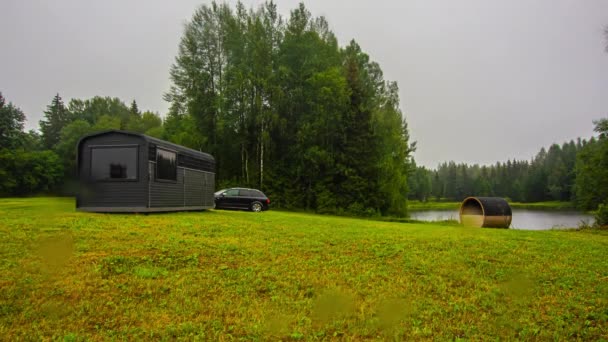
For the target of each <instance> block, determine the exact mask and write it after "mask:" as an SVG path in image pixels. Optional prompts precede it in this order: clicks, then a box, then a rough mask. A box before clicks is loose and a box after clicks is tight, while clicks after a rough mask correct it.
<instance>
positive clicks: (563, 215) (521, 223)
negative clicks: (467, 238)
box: [410, 209, 593, 230]
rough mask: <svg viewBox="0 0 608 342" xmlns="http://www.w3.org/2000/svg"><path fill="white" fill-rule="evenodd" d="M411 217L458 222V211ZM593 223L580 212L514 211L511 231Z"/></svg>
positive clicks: (441, 211) (568, 226)
mask: <svg viewBox="0 0 608 342" xmlns="http://www.w3.org/2000/svg"><path fill="white" fill-rule="evenodd" d="M410 217H411V218H412V219H414V220H420V221H437V220H456V221H459V216H458V210H424V211H411V212H410ZM583 221H585V222H587V223H588V224H592V223H593V216H592V215H589V214H585V213H581V212H578V211H555V210H529V209H513V221H511V227H509V228H511V229H525V230H545V229H552V228H576V227H578V226H579V224H580V223H581V222H583Z"/></svg>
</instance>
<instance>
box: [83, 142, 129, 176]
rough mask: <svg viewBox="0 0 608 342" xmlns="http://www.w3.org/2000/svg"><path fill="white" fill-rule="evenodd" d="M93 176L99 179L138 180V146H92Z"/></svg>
mask: <svg viewBox="0 0 608 342" xmlns="http://www.w3.org/2000/svg"><path fill="white" fill-rule="evenodd" d="M91 178H92V179H93V180H97V181H108V180H110V181H111V180H114V181H120V180H123V181H134V180H137V146H128V147H126V146H125V147H121V146H112V147H92V148H91Z"/></svg>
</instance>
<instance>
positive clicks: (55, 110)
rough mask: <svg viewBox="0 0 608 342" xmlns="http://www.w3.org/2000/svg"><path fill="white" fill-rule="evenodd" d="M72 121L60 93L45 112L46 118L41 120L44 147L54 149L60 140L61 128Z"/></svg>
mask: <svg viewBox="0 0 608 342" xmlns="http://www.w3.org/2000/svg"><path fill="white" fill-rule="evenodd" d="M71 121H72V115H71V114H70V112H69V111H68V109H67V108H66V107H65V105H64V104H63V100H62V99H61V97H60V96H59V94H57V95H55V97H54V98H53V101H52V102H51V104H50V105H48V106H47V110H46V111H45V112H44V119H43V120H41V121H40V132H41V133H42V141H43V143H44V147H45V148H47V149H52V148H54V147H55V145H56V144H57V143H58V142H59V139H60V137H61V130H62V129H63V127H65V126H66V125H68V124H69V123H70V122H71Z"/></svg>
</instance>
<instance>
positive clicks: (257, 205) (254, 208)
mask: <svg viewBox="0 0 608 342" xmlns="http://www.w3.org/2000/svg"><path fill="white" fill-rule="evenodd" d="M262 208H263V207H262V203H260V202H253V203H251V207H250V209H251V211H253V212H255V213H259V212H260V211H262Z"/></svg>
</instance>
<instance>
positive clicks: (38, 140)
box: [0, 93, 164, 196]
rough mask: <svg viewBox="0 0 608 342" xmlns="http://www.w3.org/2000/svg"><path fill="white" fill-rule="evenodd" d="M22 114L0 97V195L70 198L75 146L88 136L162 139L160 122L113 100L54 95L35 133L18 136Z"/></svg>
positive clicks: (74, 173) (155, 116) (21, 130)
mask: <svg viewBox="0 0 608 342" xmlns="http://www.w3.org/2000/svg"><path fill="white" fill-rule="evenodd" d="M24 122H25V114H24V113H23V111H22V110H21V109H19V108H18V107H17V106H15V105H14V104H12V103H11V102H7V101H6V99H5V98H4V97H3V96H2V93H0V195H2V196H23V195H31V194H37V193H54V194H74V192H75V191H76V190H77V189H76V188H74V186H73V181H74V180H75V176H76V144H77V142H78V140H79V139H80V138H81V137H82V136H84V135H86V134H89V133H93V132H98V131H103V130H108V129H123V130H129V131H134V132H139V133H145V134H148V135H151V136H155V137H162V136H163V135H164V132H163V121H162V119H161V117H160V116H159V115H158V114H156V113H153V112H149V111H145V112H143V113H142V112H140V110H139V108H138V107H137V103H136V102H135V101H133V102H132V103H131V106H130V107H129V106H127V105H126V104H125V103H124V102H122V101H121V100H120V99H118V98H110V97H99V96H97V97H93V98H91V99H87V100H81V99H72V100H70V102H69V104H68V105H66V104H64V102H63V100H62V98H61V96H60V95H59V94H57V95H56V96H55V97H54V98H53V99H52V101H51V103H50V104H49V105H48V106H47V109H46V111H45V112H44V118H43V119H42V120H40V122H39V131H34V130H30V131H29V132H25V131H24Z"/></svg>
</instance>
